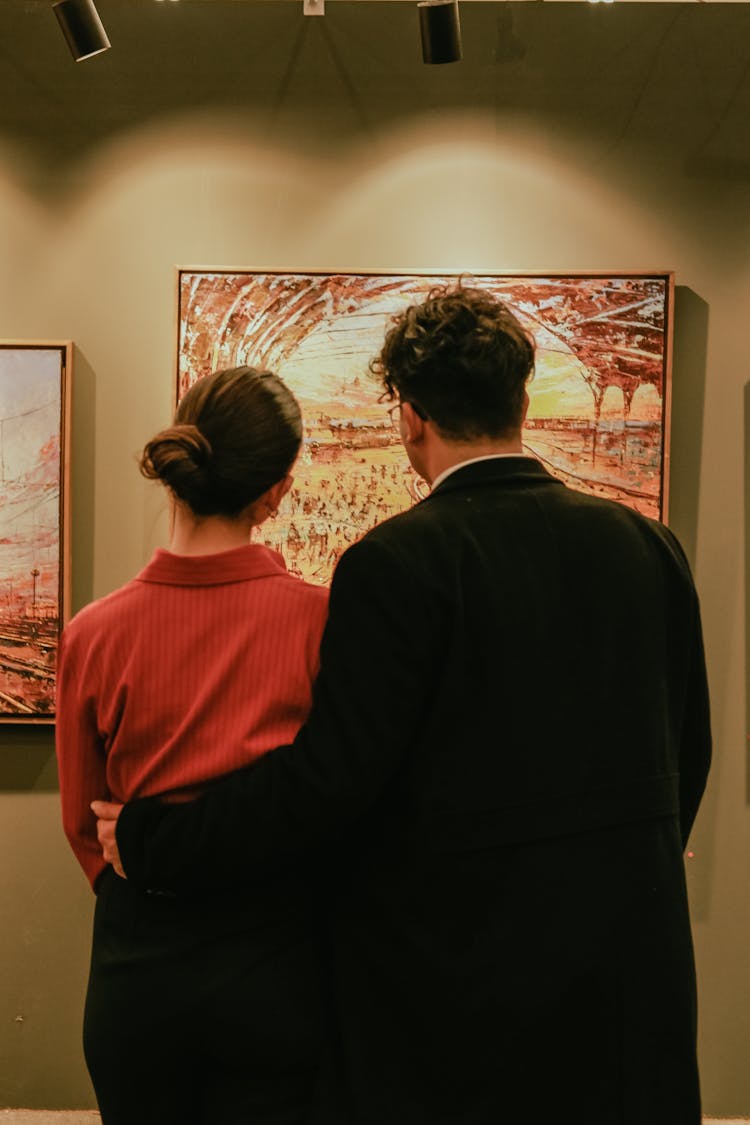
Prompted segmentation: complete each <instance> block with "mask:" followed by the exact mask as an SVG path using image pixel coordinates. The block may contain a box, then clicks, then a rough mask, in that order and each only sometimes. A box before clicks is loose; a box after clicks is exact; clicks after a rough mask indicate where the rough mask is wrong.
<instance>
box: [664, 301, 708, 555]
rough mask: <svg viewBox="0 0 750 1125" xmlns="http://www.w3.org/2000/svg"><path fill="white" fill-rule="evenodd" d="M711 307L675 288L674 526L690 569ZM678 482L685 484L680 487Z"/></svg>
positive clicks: (671, 509) (671, 494)
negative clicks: (709, 311) (709, 308)
mask: <svg viewBox="0 0 750 1125" xmlns="http://www.w3.org/2000/svg"><path fill="white" fill-rule="evenodd" d="M707 340H708V305H707V304H706V302H705V301H704V300H703V299H702V298H701V297H699V296H698V295H697V293H694V292H693V290H692V289H688V288H687V287H686V286H684V285H676V286H675V300H674V347H673V355H672V411H671V419H670V474H669V475H670V490H669V524H670V527H672V528H673V529H674V532H675V534H676V535H677V536H678V538H679V540H680V542H681V543H682V545H683V547H684V548H685V553H686V554H687V557H688V559H689V560H690V565H691V566H694V565H695V555H696V544H697V538H698V494H699V489H700V475H701V448H702V434H703V406H704V399H705V389H706V352H707ZM672 482H679V487H676V485H673V483H672Z"/></svg>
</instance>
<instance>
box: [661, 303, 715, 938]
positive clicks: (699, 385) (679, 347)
mask: <svg viewBox="0 0 750 1125" xmlns="http://www.w3.org/2000/svg"><path fill="white" fill-rule="evenodd" d="M707 347H708V305H707V304H706V302H705V301H704V300H703V298H702V297H699V296H698V294H697V293H695V292H693V290H692V289H688V288H687V287H686V286H684V285H676V286H675V308H674V336H673V355H672V409H671V419H670V474H669V476H670V492H669V525H670V527H671V528H672V529H673V531H674V532H675V534H676V535H677V537H678V539H679V540H680V543H681V544H682V546H683V547H684V549H685V553H686V555H687V557H688V560H689V562H690V565H691V567H693V568H694V567H695V561H696V550H697V538H698V503H699V494H700V477H701V451H702V446H703V440H702V439H703V412H704V401H705V388H706V362H707ZM715 790H716V787H715V786H711V785H709V787H708V790H707V792H706V796H705V797H704V799H703V802H702V804H701V813H700V818H699V820H698V822H697V824H696V827H695V829H694V832H693V834H692V835H691V839H690V849H689V851H688V861H689V862H688V883H689V888H690V909H691V914H692V917H693V920H694V921H700V920H702V919H705V918H707V917H708V915H709V910H710V903H711V890H712V873H713V858H714V850H715V842H716V815H717V813H716V792H715Z"/></svg>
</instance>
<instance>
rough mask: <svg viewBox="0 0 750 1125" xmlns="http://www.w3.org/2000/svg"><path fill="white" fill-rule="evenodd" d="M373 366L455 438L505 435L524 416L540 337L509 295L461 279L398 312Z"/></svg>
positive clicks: (392, 391) (389, 389) (391, 393)
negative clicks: (511, 304) (528, 328)
mask: <svg viewBox="0 0 750 1125" xmlns="http://www.w3.org/2000/svg"><path fill="white" fill-rule="evenodd" d="M370 370H371V371H372V372H373V374H375V375H377V376H379V378H380V379H381V382H382V384H383V388H384V391H385V393H386V394H387V395H388V397H389V398H392V399H393V398H399V399H400V400H401V401H402V402H411V403H412V404H413V405H414V406H415V408H416V409H417V411H418V412H419V413H421V414H422V415H423V416H424V417H427V418H429V419H430V420H431V421H432V422H433V423H434V425H435V426H436V427H437V429H438V430H439V431H440V433H441V434H442V435H443V436H444V437H446V438H448V439H449V440H451V439H452V440H454V441H471V440H474V439H477V438H481V437H492V438H499V437H505V436H508V435H509V434H512V433H513V432H515V431H516V430H517V429H518V428H519V426H520V425H521V421H522V419H523V399H524V391H525V388H526V382H527V380H528V378H529V376H530V375H531V373H532V371H533V370H534V340H533V338H532V337H531V336H530V335H529V333H528V332H527V331H526V330H525V329H524V328H523V327H522V326H521V324H520V322H519V321H518V320H517V319H516V317H515V316H514V315H513V313H512V312H511V311H510V309H508V308H507V307H506V306H505V305H504V304H503V303H502V301H500V300H498V299H497V298H496V297H494V296H493V295H492V294H491V293H489V292H488V291H487V290H484V289H476V288H471V287H468V286H467V287H464V286H463V285H461V283H460V282H459V284H458V285H457V286H455V287H454V288H449V287H448V286H438V287H437V288H435V289H432V290H431V291H430V293H429V294H428V296H427V298H426V299H425V300H424V301H423V302H422V303H421V304H419V305H410V306H409V308H408V309H407V310H406V311H405V312H404V313H401V314H400V315H399V316H396V317H394V320H393V326H392V327H391V328H390V330H389V331H388V333H387V335H386V338H385V343H384V344H383V348H382V350H381V352H380V355H378V356H377V357H376V358H375V359H373V360H372V361H371V363H370Z"/></svg>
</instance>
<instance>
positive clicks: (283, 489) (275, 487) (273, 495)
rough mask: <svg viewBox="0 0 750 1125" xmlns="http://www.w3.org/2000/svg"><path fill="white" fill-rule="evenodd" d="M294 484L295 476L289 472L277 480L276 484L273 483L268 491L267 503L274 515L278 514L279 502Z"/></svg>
mask: <svg viewBox="0 0 750 1125" xmlns="http://www.w3.org/2000/svg"><path fill="white" fill-rule="evenodd" d="M293 484H294V477H293V476H291V475H290V474H289V473H287V475H286V476H285V477H282V478H281V480H279V481H277V482H276V484H272V485H271V487H270V488H269V489H268V491H267V492H266V495H265V499H266V503H267V504H268V507H269V509H270V511H271V512H273V514H274V515H276V511H277V509H278V507H279V504H280V503H281V501H282V500H283V499H284V497H285V496H286V494H287V492H288V491H289V489H290V488H291V487H292V485H293Z"/></svg>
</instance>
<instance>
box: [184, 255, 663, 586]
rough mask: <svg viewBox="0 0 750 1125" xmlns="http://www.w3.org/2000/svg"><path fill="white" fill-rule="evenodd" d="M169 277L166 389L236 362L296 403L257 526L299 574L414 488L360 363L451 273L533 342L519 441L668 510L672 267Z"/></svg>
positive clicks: (618, 493) (585, 483)
mask: <svg viewBox="0 0 750 1125" xmlns="http://www.w3.org/2000/svg"><path fill="white" fill-rule="evenodd" d="M177 274H178V276H177V289H178V297H177V321H178V327H177V379H176V400H177V401H179V399H180V398H181V396H182V395H183V394H184V393H185V391H186V390H187V389H188V388H189V387H190V386H192V384H193V383H194V382H195V381H196V380H197V379H199V378H200V377H201V376H202V375H205V374H207V373H208V372H210V371H214V370H218V369H220V368H224V367H234V366H239V365H241V364H249V365H252V366H256V367H263V368H267V369H270V370H272V371H275V372H276V373H277V374H278V375H280V376H281V377H282V378H283V379H285V381H286V382H287V383H288V384H289V386H290V387H291V389H292V391H293V392H294V393H295V395H296V396H297V398H298V399H299V401H300V404H301V406H302V410H303V414H304V417H305V424H306V436H305V444H304V449H303V454H302V457H301V459H300V462H299V463H298V465H297V468H296V470H295V486H294V489H293V490H292V492H291V494H290V497H289V498H288V500H287V501H285V504H284V505H282V509H281V511H280V513H279V517H278V519H277V520H276V522H275V523H274V525H273V526H271V527H267V526H266V525H264V528H263V533H262V534H263V536H264V537H265V540H266V542H268V543H269V545H271V546H273V547H275V548H277V549H279V550H280V551H281V552H282V554H283V555H284V556H285V558H286V561H287V566H289V568H290V569H291V570H293V571H295V572H297V573H300V574H301V575H303V576H304V577H306V578H308V579H311V580H314V581H315V580H316V581H321V582H326V581H328V580H329V578H330V574H331V572H332V569H333V566H334V565H335V562H336V559H337V558H338V556H339V555H340V554H341V552H342V551H343V550H344V549H345V548H346V546H347V545H348V544H349V543H350V542H352V541H353V540H354V539H357V538H359V537H360V536H361V535H362V534H364V532H366V531H367V530H369V528H370V527H371V526H373V525H374V524H375V523H377V522H380V521H381V520H382V519H385V518H387V516H389V515H393V514H395V513H396V512H397V511H400V510H402V509H403V508H404V507H406V506H408V504H409V503H412V502H414V501H415V500H418V499H419V498H420V496H421V495H422V494H423V487H422V486H423V482H421V483H420V482H419V481H418V480H417V479H415V477H414V474H413V472H411V470H410V467H409V466H408V462H407V460H406V456H405V454H404V453H403V451H402V450H401V448H400V443H399V441H398V435H397V434H394V433H393V432H392V430H391V429H390V428H389V426H388V422H387V419H386V415H385V407H384V406H383V405H382V404H380V405H379V404H378V402H377V395H378V388H377V387H375V385H374V384H373V383H371V382H370V378H369V375H368V367H367V363H368V360H369V358H370V357H372V356H373V355H375V354H376V353H377V352H378V351H379V348H380V345H381V344H382V340H383V337H384V334H385V331H386V329H387V327H388V322H389V320H390V318H391V317H392V316H393V315H394V314H395V313H398V312H400V311H402V310H403V309H405V308H406V307H407V306H408V305H409V304H412V303H414V302H417V301H420V300H422V299H423V298H424V297H425V296H426V295H427V293H428V292H429V290H430V289H431V288H433V287H434V286H438V285H446V284H447V285H451V284H455V283H456V282H457V281H458V280H459V278H461V279H462V281H463V283H464V284H470V285H476V286H479V287H482V288H487V289H489V290H490V291H491V292H493V293H494V294H495V295H496V296H498V297H499V298H500V299H501V300H503V301H504V302H505V303H506V304H507V305H508V306H509V307H510V308H511V309H512V311H513V312H514V313H515V314H516V315H517V316H518V318H519V319H520V320H521V321H522V323H523V324H524V325H525V326H526V327H527V328H529V329H530V331H531V332H532V334H533V335H534V337H535V339H536V343H537V362H536V372H535V376H534V378H533V380H532V381H531V383H530V384H529V394H530V399H531V403H530V409H529V414H528V418H527V422H526V426H525V428H524V444H525V446H526V448H527V449H528V452H530V453H532V454H534V455H535V456H537V457H539V458H540V459H541V460H542V462H543V463H544V464H546V465H547V467H548V468H550V470H551V471H552V472H554V473H556V474H557V475H559V476H561V477H562V479H564V480H565V481H566V483H568V484H570V485H571V486H573V487H575V488H579V489H581V490H582V491H586V492H591V493H594V494H597V495H602V496H610V497H612V498H614V499H617V500H620V501H621V502H623V503H626V504H628V505H630V506H632V507H634V508H636V509H637V510H639V511H641V512H643V513H644V514H646V515H649V516H652V517H654V518H657V519H661V520H666V517H667V493H668V487H667V486H668V465H669V411H670V391H671V355H672V342H671V341H672V317H673V307H674V278H673V274H672V273H671V272H668V271H662V272H655V273H637V274H636V273H622V272H616V271H613V272H607V273H604V272H595V273H569V274H553V273H512V274H510V273H489V272H483V273H476V274H471V275H466V274H458V273H453V272H440V273H437V272H434V271H430V272H423V271H400V270H399V271H388V272H385V271H383V272H358V273H349V272H342V271H325V272H324V271H314V272H309V271H308V272H294V271H280V270H261V269H258V270H255V269H253V270H249V269H226V268H220V269H217V268H213V269H212V268H187V267H185V268H179V269H178V271H177ZM363 466H364V468H363Z"/></svg>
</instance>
